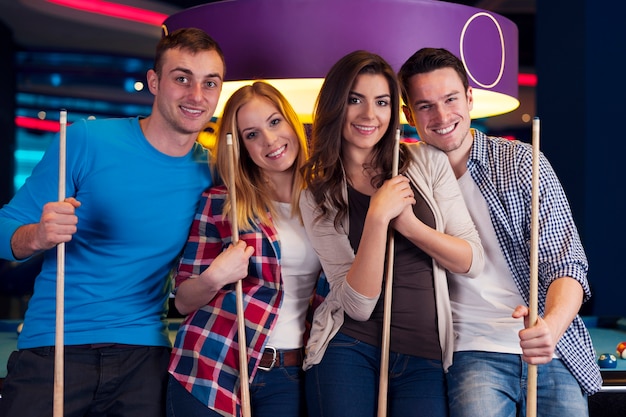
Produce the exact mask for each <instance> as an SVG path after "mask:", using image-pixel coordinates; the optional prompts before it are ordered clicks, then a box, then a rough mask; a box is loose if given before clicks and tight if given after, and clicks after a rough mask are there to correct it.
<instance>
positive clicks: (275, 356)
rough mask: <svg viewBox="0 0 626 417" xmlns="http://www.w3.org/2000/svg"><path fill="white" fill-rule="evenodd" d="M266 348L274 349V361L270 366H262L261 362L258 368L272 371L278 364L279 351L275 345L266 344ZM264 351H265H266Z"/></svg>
mask: <svg viewBox="0 0 626 417" xmlns="http://www.w3.org/2000/svg"><path fill="white" fill-rule="evenodd" d="M265 349H271V350H272V363H271V364H270V366H261V364H259V366H258V368H259V369H260V370H262V371H271V370H272V368H274V365H276V359H277V351H276V348H275V347H273V346H266V347H265ZM263 353H265V351H264V352H263Z"/></svg>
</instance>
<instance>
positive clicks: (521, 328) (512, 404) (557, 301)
mask: <svg viewBox="0 0 626 417" xmlns="http://www.w3.org/2000/svg"><path fill="white" fill-rule="evenodd" d="M398 76H399V79H400V83H401V85H402V90H403V93H402V96H403V100H404V103H405V104H406V105H405V106H404V112H405V114H406V116H407V119H408V120H409V123H411V125H413V126H415V127H416V129H417V132H418V134H419V137H420V139H421V140H422V141H424V142H426V143H428V144H430V145H432V146H434V147H437V148H439V149H441V150H442V151H444V152H446V154H447V155H448V160H449V161H450V164H451V166H452V169H453V170H454V172H455V174H456V177H457V180H458V182H459V185H460V186H461V190H462V193H463V197H464V200H465V202H466V204H467V206H468V209H469V211H470V214H471V216H472V219H473V220H474V223H475V224H476V227H477V229H478V232H479V234H480V237H481V241H482V243H483V247H484V248H485V256H486V262H485V270H484V272H483V274H481V275H480V276H479V277H477V278H475V279H467V278H466V277H462V276H459V275H455V274H449V281H450V284H449V285H450V300H451V303H452V314H453V320H454V330H455V348H454V350H455V353H454V358H453V364H452V366H451V367H450V368H449V371H448V375H447V382H448V396H449V404H450V415H451V416H453V417H459V416H463V417H465V416H468V417H470V416H471V417H475V416H482V417H488V416H494V417H504V416H524V415H525V408H526V392H525V384H526V377H527V369H528V364H534V365H541V366H538V384H537V403H538V404H540V409H541V413H545V415H576V416H585V415H588V410H587V395H591V394H593V393H595V392H597V391H598V390H599V389H600V386H601V384H602V379H601V376H600V370H599V368H598V366H597V364H596V361H595V352H594V349H593V346H592V343H591V338H590V337H589V334H588V332H587V330H586V328H585V326H584V324H583V322H582V320H581V318H580V317H579V316H578V311H579V309H580V307H581V304H582V303H583V302H584V301H586V300H587V299H588V298H589V297H590V296H591V293H590V290H589V283H588V281H587V269H588V264H587V258H586V256H585V252H584V249H583V247H582V244H581V241H580V237H579V235H578V231H577V229H576V226H575V224H574V221H573V218H572V214H571V210H570V207H569V203H568V201H567V198H566V196H565V193H564V191H563V189H562V187H561V184H560V182H559V180H558V178H557V176H556V174H555V173H554V171H553V169H552V167H551V166H550V164H549V163H548V161H547V160H546V158H545V157H544V156H543V155H541V157H540V161H539V167H540V173H539V178H540V185H539V189H540V197H539V200H540V208H539V248H538V258H539V262H538V265H539V266H538V281H539V282H538V284H539V285H538V287H539V288H538V293H539V296H538V313H539V319H538V320H537V323H536V324H535V325H530V324H529V321H528V308H527V306H528V303H529V292H530V291H529V286H530V221H531V212H530V210H531V188H532V148H531V146H530V145H528V144H524V143H521V142H518V141H510V140H506V139H503V138H496V137H488V136H486V135H485V134H483V133H482V132H480V131H478V130H476V129H471V128H470V123H471V119H470V110H471V109H472V105H473V97H472V88H471V87H470V86H469V82H468V78H467V74H466V71H465V68H464V66H463V63H462V62H461V61H460V60H459V59H458V58H457V57H456V56H454V55H453V54H452V53H450V52H449V51H447V50H445V49H436V48H423V49H421V50H419V51H417V52H416V53H415V54H414V55H413V56H411V57H410V58H409V59H408V60H407V61H406V62H405V63H404V65H403V66H402V68H401V69H400V72H399V74H398Z"/></svg>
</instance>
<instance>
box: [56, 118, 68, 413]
mask: <svg viewBox="0 0 626 417" xmlns="http://www.w3.org/2000/svg"><path fill="white" fill-rule="evenodd" d="M59 125H60V129H59V201H64V200H65V159H66V158H65V156H66V153H65V148H66V146H65V141H66V133H65V129H66V127H67V111H66V110H61V113H60V115H59ZM56 291H57V294H56V327H55V334H54V336H55V337H54V390H53V409H52V411H53V413H52V414H53V417H63V388H64V373H63V368H64V367H65V365H64V360H63V359H64V358H63V356H64V354H65V349H64V344H65V341H64V338H63V333H64V322H65V317H64V309H65V242H61V243H59V244H58V245H57V287H56Z"/></svg>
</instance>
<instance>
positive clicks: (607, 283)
mask: <svg viewBox="0 0 626 417" xmlns="http://www.w3.org/2000/svg"><path fill="white" fill-rule="evenodd" d="M536 4H537V15H536V18H537V37H536V39H537V43H536V46H537V57H536V71H537V76H538V85H537V115H538V116H539V117H540V119H541V148H542V150H543V152H544V153H545V154H546V156H547V157H548V159H549V160H550V161H551V162H552V165H553V166H554V169H555V171H556V172H557V174H558V175H559V177H560V179H561V182H562V183H563V186H564V188H565V191H566V193H567V194H568V196H569V198H570V203H571V205H572V210H573V213H574V217H575V219H576V222H577V225H578V227H579V230H580V233H581V236H582V239H583V244H584V245H585V249H586V251H587V255H588V257H589V264H590V270H589V280H590V283H591V287H592V291H593V298H592V301H591V303H592V304H591V307H592V308H591V311H592V312H593V313H594V314H596V315H609V316H612V315H615V316H626V296H625V295H624V294H625V291H624V282H626V276H625V275H626V272H624V268H623V265H622V262H623V261H625V260H626V253H625V251H624V245H623V239H624V236H626V219H625V216H624V212H625V211H626V201H625V198H626V186H625V185H624V175H623V172H622V171H621V170H620V169H618V168H620V167H623V166H624V155H625V151H626V141H625V140H624V134H625V132H624V120H625V118H626V99H625V98H626V83H625V82H624V80H625V78H626V70H625V69H624V66H623V65H622V64H621V62H622V61H623V60H624V58H625V57H626V28H625V26H624V24H623V16H624V12H626V3H624V2H618V1H611V0H570V1H569V2H568V3H567V7H563V5H562V3H561V2H551V1H538V2H536Z"/></svg>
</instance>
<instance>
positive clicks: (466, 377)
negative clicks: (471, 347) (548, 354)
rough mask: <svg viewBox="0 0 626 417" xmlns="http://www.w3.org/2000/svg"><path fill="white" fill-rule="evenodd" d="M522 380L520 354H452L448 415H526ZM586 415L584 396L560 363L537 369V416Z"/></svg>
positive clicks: (525, 370)
mask: <svg viewBox="0 0 626 417" xmlns="http://www.w3.org/2000/svg"><path fill="white" fill-rule="evenodd" d="M527 377H528V364H527V363H526V362H524V361H522V358H521V356H520V355H514V354H508V353H491V352H478V351H467V352H455V354H454V362H453V364H452V366H451V367H450V369H449V370H448V374H447V380H448V397H449V400H450V416H451V417H476V416H480V417H490V416H493V417H515V416H518V417H523V416H525V415H526V384H527ZM588 415H589V410H588V405H587V396H586V395H585V394H584V393H583V392H582V390H581V388H580V386H579V385H578V382H577V381H576V379H575V378H574V377H573V376H572V374H571V373H570V372H569V371H568V370H567V368H566V367H565V365H563V362H561V361H560V360H557V359H553V360H552V361H551V362H549V363H547V364H545V365H538V366H537V416H539V417H565V416H567V417H570V416H575V417H586V416H588Z"/></svg>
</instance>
